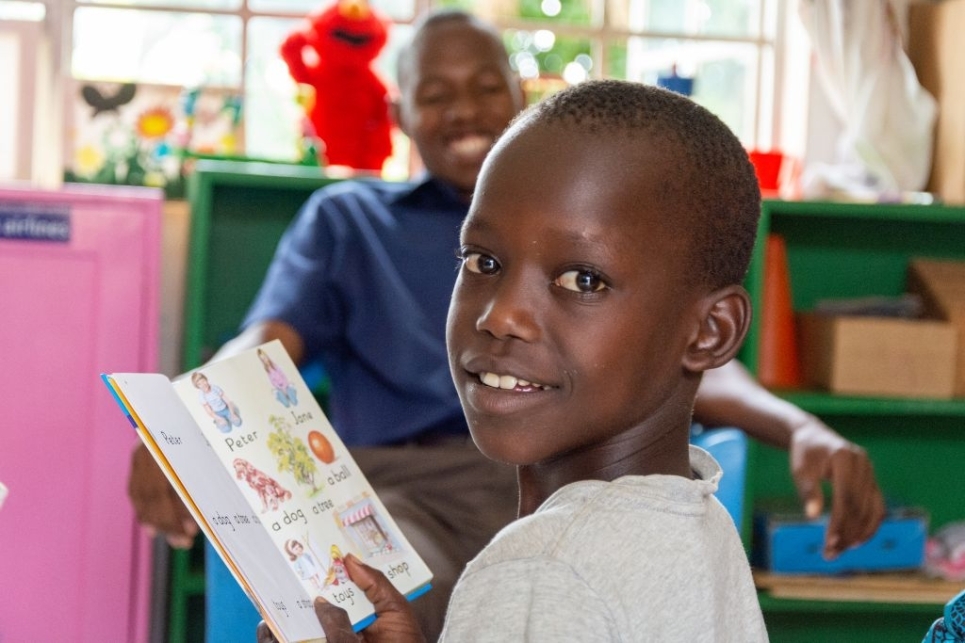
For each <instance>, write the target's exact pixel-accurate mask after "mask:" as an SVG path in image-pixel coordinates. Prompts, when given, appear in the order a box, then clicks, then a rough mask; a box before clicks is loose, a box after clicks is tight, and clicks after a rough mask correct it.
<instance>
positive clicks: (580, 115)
mask: <svg viewBox="0 0 965 643" xmlns="http://www.w3.org/2000/svg"><path fill="white" fill-rule="evenodd" d="M543 124H545V125H563V126H574V127H578V128H580V129H582V130H584V131H587V132H590V133H596V132H598V133H601V134H619V135H621V136H629V138H630V139H631V140H633V139H635V138H636V137H637V136H638V135H639V136H640V137H645V140H642V141H641V144H643V145H646V144H647V143H648V142H662V143H664V144H666V145H667V147H666V148H665V149H667V150H678V152H677V153H675V154H673V158H672V159H670V165H669V166H666V165H663V166H661V171H664V172H665V173H666V175H667V176H669V177H674V178H672V179H671V180H668V181H666V182H664V184H663V189H662V190H661V194H657V195H654V197H655V199H659V201H660V203H661V205H662V207H664V209H665V210H667V211H668V212H671V213H672V214H673V220H672V221H670V222H669V225H670V229H671V230H675V231H679V232H680V233H681V234H683V235H687V236H689V238H690V239H691V244H690V253H691V257H690V264H691V266H692V267H693V273H692V275H691V282H692V283H695V284H702V285H705V286H709V287H712V288H718V287H721V286H724V285H728V284H734V283H741V281H742V280H743V279H744V276H745V275H746V273H747V267H748V265H749V263H750V257H751V253H752V251H753V248H754V239H755V237H756V235H757V223H758V219H759V218H760V212H761V194H760V187H759V186H758V183H757V177H756V175H755V174H754V167H753V165H751V162H750V159H749V157H748V155H747V151H746V150H745V149H744V147H743V145H742V144H741V142H740V141H739V140H738V139H737V137H736V136H735V135H734V134H733V132H731V130H730V129H729V128H728V127H727V125H726V124H725V123H724V122H723V121H721V120H720V119H719V118H717V116H715V115H714V114H712V113H711V112H710V111H708V110H707V109H705V108H703V107H701V106H700V105H698V104H697V103H695V102H693V101H692V100H690V99H689V98H687V97H685V96H682V95H680V94H675V93H673V92H671V91H668V90H665V89H661V88H659V87H654V86H650V85H643V84H640V83H633V82H628V81H620V80H591V81H586V82H583V83H580V84H577V85H574V86H572V87H568V88H566V89H564V90H562V91H560V92H557V93H556V94H554V95H552V96H550V97H549V98H547V99H545V100H543V101H542V102H540V103H538V104H536V105H534V106H533V107H531V108H529V109H528V110H526V111H525V112H523V113H522V114H521V115H520V116H519V117H517V119H516V122H515V123H514V125H516V127H511V128H510V129H512V130H516V129H518V127H520V126H521V127H528V126H529V125H543Z"/></svg>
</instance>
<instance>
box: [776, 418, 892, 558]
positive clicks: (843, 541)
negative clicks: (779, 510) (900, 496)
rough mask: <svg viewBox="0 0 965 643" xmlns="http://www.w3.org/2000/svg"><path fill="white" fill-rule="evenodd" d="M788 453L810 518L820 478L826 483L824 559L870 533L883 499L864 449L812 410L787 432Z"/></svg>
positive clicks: (815, 511) (817, 506) (816, 510)
mask: <svg viewBox="0 0 965 643" xmlns="http://www.w3.org/2000/svg"><path fill="white" fill-rule="evenodd" d="M789 454H790V458H791V475H792V476H793V477H794V484H795V485H796V486H797V490H798V495H799V496H800V497H801V502H802V503H804V512H805V514H806V515H807V516H808V517H809V518H817V517H818V516H820V515H821V512H822V510H823V509H824V495H823V493H822V489H821V481H822V480H828V481H829V482H830V483H831V516H830V519H829V520H828V531H827V534H826V535H825V540H824V557H825V558H826V559H829V560H830V559H832V558H835V557H837V556H838V555H840V554H841V552H843V551H845V550H846V549H848V548H849V547H853V546H855V545H860V544H861V543H863V542H864V541H866V540H868V539H869V538H871V536H873V535H874V533H875V532H876V531H877V530H878V526H879V525H880V524H881V521H882V519H884V516H885V503H884V499H883V497H882V495H881V490H880V489H879V488H878V483H877V481H876V480H875V474H874V468H873V467H872V465H871V460H870V459H869V458H868V454H867V453H865V450H864V449H862V448H861V447H859V446H858V445H856V444H854V443H852V442H849V441H847V440H845V439H844V438H843V437H841V436H840V435H838V434H837V433H835V432H834V431H832V430H831V429H830V428H828V427H827V426H825V425H824V424H823V423H822V422H821V421H820V420H818V419H817V418H816V417H813V416H811V418H810V420H809V421H808V422H807V423H806V424H804V425H802V426H800V427H798V428H796V429H795V430H794V432H793V434H792V435H791V444H790V447H789Z"/></svg>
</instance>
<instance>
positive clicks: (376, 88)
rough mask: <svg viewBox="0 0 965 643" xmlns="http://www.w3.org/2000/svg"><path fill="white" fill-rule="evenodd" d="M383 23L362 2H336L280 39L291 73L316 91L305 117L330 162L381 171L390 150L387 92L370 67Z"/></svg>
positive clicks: (380, 41) (384, 30) (381, 38)
mask: <svg viewBox="0 0 965 643" xmlns="http://www.w3.org/2000/svg"><path fill="white" fill-rule="evenodd" d="M386 25H387V20H386V19H385V18H384V17H382V16H381V15H380V14H378V13H377V12H376V11H374V10H373V9H372V7H370V6H369V5H368V4H367V3H366V2H364V0H339V1H338V2H336V3H335V4H333V5H331V6H329V7H327V8H325V9H324V10H322V11H321V12H319V13H314V14H311V15H309V17H308V25H307V26H305V27H303V28H302V29H299V30H298V31H295V32H293V33H291V34H289V36H288V37H287V38H286V39H285V41H284V42H283V43H282V46H281V56H282V58H283V59H284V60H285V63H287V65H288V71H289V73H290V74H291V77H292V78H293V79H294V80H295V82H296V83H299V84H305V85H309V86H311V87H312V88H314V90H315V95H314V100H313V101H311V107H310V108H309V111H308V115H309V119H310V120H311V123H312V126H313V128H314V135H315V136H317V137H318V139H320V140H321V141H322V142H323V143H324V157H325V162H326V163H327V164H328V165H344V166H348V167H351V168H355V169H359V170H374V171H381V169H382V164H383V162H384V161H385V159H386V158H388V157H389V155H390V154H391V153H392V141H391V137H390V134H391V128H392V125H391V121H390V119H389V108H388V100H387V99H388V91H387V89H386V86H385V84H384V83H383V82H382V80H381V79H380V78H379V77H378V75H377V74H376V73H375V71H373V69H372V61H374V60H375V58H376V56H377V55H378V54H379V52H380V51H381V50H382V48H383V47H384V46H385V43H386V38H387V27H386Z"/></svg>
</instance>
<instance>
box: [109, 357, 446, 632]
mask: <svg viewBox="0 0 965 643" xmlns="http://www.w3.org/2000/svg"><path fill="white" fill-rule="evenodd" d="M103 378H104V381H105V382H106V383H107V385H108V387H109V388H110V389H111V391H112V392H113V393H114V396H115V398H116V399H117V401H118V402H119V404H120V405H121V407H122V408H123V409H124V410H125V412H126V413H127V416H128V418H129V419H130V422H131V424H132V425H133V426H134V428H135V429H136V430H137V432H138V435H139V436H140V437H141V439H142V441H143V442H144V444H145V445H146V446H147V448H148V450H149V451H150V452H151V454H152V455H153V456H154V458H155V459H156V460H157V462H158V464H160V465H161V468H162V469H163V470H164V472H165V474H166V475H167V477H168V479H169V480H170V481H171V483H172V485H173V486H174V488H175V489H176V490H177V491H178V493H179V495H180V496H181V498H182V499H183V500H184V502H185V504H186V505H187V507H188V509H189V510H190V511H191V513H192V515H193V516H194V518H195V520H196V521H197V522H198V525H199V526H200V527H201V529H202V530H203V531H204V533H205V535H206V536H207V537H208V539H209V540H210V541H211V544H212V545H213V546H214V548H215V550H217V551H218V553H219V554H220V555H221V557H222V558H223V559H224V561H225V563H226V564H227V566H228V568H229V569H230V570H231V572H232V574H233V575H234V577H235V579H236V580H237V581H238V582H239V583H240V584H241V586H242V587H243V588H244V590H245V592H246V593H247V594H248V596H249V597H250V598H251V599H252V601H253V602H254V603H255V605H256V606H257V607H258V610H259V612H260V613H261V615H262V617H263V618H264V619H265V622H266V623H267V624H268V626H269V627H270V628H271V629H272V631H273V632H274V633H275V636H276V637H277V638H278V639H279V640H280V641H283V642H292V643H293V642H301V641H316V640H322V639H323V633H322V629H321V627H320V625H319V624H318V620H317V619H316V617H315V612H314V609H313V607H312V604H313V599H314V597H315V596H322V597H324V598H325V599H326V600H328V601H329V602H330V603H334V604H336V605H338V606H340V607H343V608H344V609H345V610H346V611H348V613H349V617H350V618H351V620H352V623H353V624H354V625H355V627H356V630H358V629H361V628H363V627H365V626H366V625H367V624H369V623H370V622H371V621H372V619H373V618H374V614H373V609H372V605H371V603H369V602H368V601H367V600H366V598H365V596H364V594H363V592H362V591H361V590H360V589H359V588H358V587H356V586H355V585H354V584H353V583H352V582H351V581H350V580H349V578H348V576H347V574H346V572H345V567H344V564H343V562H342V561H343V557H344V556H345V555H346V554H348V553H352V554H354V555H355V556H357V557H358V558H359V559H361V560H363V561H364V562H366V563H367V564H369V565H371V566H373V567H375V568H377V569H379V570H381V571H382V572H383V573H384V574H385V575H386V576H387V577H388V578H389V579H390V580H391V581H392V582H393V583H394V584H395V586H396V587H397V588H398V589H399V590H400V591H401V592H402V593H403V594H406V595H407V596H409V597H410V599H411V598H414V597H415V596H417V595H419V594H421V593H422V592H424V591H426V590H427V589H428V588H429V581H430V579H431V572H430V571H429V569H428V568H427V567H426V565H425V563H424V562H423V561H422V559H421V558H420V557H419V556H418V554H417V553H416V552H415V550H414V549H413V548H412V546H411V545H410V544H409V542H408V541H407V540H406V539H405V537H404V536H403V534H402V532H401V531H400V530H399V528H398V526H397V525H396V524H395V522H394V521H393V520H392V517H391V516H390V515H389V514H388V512H387V511H386V509H385V507H384V506H383V505H382V503H381V501H380V500H379V498H378V496H377V495H376V494H375V492H374V491H373V489H372V487H371V486H370V485H369V483H368V481H367V480H366V479H365V476H364V475H363V474H362V472H361V470H359V468H358V466H357V465H356V464H355V461H354V460H353V459H352V457H351V455H350V454H349V452H348V449H347V448H346V447H345V445H344V444H343V443H342V441H341V439H339V437H338V435H337V434H336V432H335V430H334V429H333V428H332V426H331V424H329V422H328V419H327V418H326V417H325V415H324V413H323V412H322V409H321V407H320V406H319V404H318V402H317V401H316V400H315V398H314V397H313V396H312V394H311V392H310V390H309V388H308V386H307V385H306V384H305V382H304V381H303V380H302V378H301V376H300V375H299V373H298V369H297V367H296V366H295V364H294V363H293V362H292V360H291V358H290V357H289V356H288V354H287V353H286V352H285V350H284V348H283V347H282V345H281V343H280V342H278V341H274V342H269V343H267V344H264V345H262V346H260V347H258V348H255V349H251V350H248V351H245V352H242V353H239V354H238V355H235V356H233V357H230V358H227V359H224V360H219V361H217V362H213V363H209V364H206V365H205V366H203V367H201V368H199V369H197V370H195V371H191V372H189V373H186V374H184V375H182V376H180V377H178V378H175V379H174V380H173V381H172V380H169V379H168V378H167V377H165V376H163V375H159V374H153V373H113V374H109V375H104V376H103ZM252 636H254V633H252Z"/></svg>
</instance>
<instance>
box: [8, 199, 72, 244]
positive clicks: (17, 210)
mask: <svg viewBox="0 0 965 643" xmlns="http://www.w3.org/2000/svg"><path fill="white" fill-rule="evenodd" d="M0 239H26V240H30V241H52V242H55V243H67V242H68V241H70V207H69V206H67V205H56V204H49V203H47V204H44V203H0Z"/></svg>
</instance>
